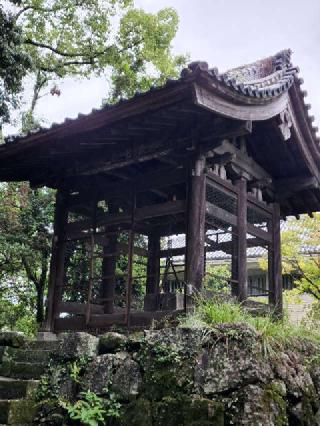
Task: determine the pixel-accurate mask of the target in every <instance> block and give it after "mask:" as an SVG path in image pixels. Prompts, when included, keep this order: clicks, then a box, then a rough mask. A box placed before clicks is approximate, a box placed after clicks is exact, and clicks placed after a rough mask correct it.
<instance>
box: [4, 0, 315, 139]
mask: <svg viewBox="0 0 320 426" xmlns="http://www.w3.org/2000/svg"><path fill="white" fill-rule="evenodd" d="M135 3H136V6H137V7H142V8H144V9H145V10H147V11H151V12H156V11H158V10H159V9H161V8H163V7H174V8H175V9H176V10H177V12H178V14H179V17H180V25H179V31H178V34H177V37H176V39H175V41H174V51H175V52H176V53H189V55H190V59H191V60H204V61H206V62H208V63H209V66H210V67H213V66H216V67H218V69H219V71H224V70H226V69H228V68H232V67H235V66H239V65H242V64H246V63H250V62H253V61H255V60H257V59H261V58H263V57H265V56H269V55H272V54H274V53H276V52H278V51H280V50H282V49H286V48H291V49H292V50H293V57H292V61H293V64H294V65H297V66H299V68H300V76H301V77H302V78H303V79H304V81H305V83H304V85H303V89H305V90H307V91H308V97H307V98H306V101H307V103H311V105H312V109H311V113H312V114H313V115H315V118H316V121H315V124H316V125H319V127H320V87H319V82H318V76H319V73H320V49H319V45H320V26H319V21H320V0H304V1H301V0H198V1H195V0H136V2H135ZM60 87H61V90H62V95H61V96H60V98H57V97H56V96H54V97H53V96H45V97H43V98H42V99H41V101H40V102H39V105H38V108H37V111H36V112H37V114H38V115H39V116H41V117H43V118H45V119H46V121H47V122H48V124H50V123H51V122H61V121H63V120H64V118H65V117H75V116H77V114H78V113H79V112H82V113H88V112H90V111H91V109H92V108H95V107H100V105H101V101H102V99H103V98H104V97H105V96H106V93H107V88H108V82H107V81H106V79H104V78H100V79H98V78H92V79H90V80H83V81H81V82H80V81H74V80H71V79H69V80H66V81H64V82H62V83H61V84H60ZM12 130H13V129H12V127H11V128H9V127H8V126H7V127H6V128H4V132H5V133H12Z"/></svg>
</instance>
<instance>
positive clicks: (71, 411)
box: [60, 390, 107, 426]
mask: <svg viewBox="0 0 320 426" xmlns="http://www.w3.org/2000/svg"><path fill="white" fill-rule="evenodd" d="M80 395H81V396H82V399H80V400H78V401H76V402H75V403H74V404H72V403H70V402H68V401H63V400H61V401H60V406H61V407H62V408H63V409H65V410H66V411H67V412H68V415H69V417H70V419H72V420H79V421H80V422H81V423H82V424H84V425H88V426H99V424H104V420H105V415H106V414H107V412H106V410H105V409H104V405H103V399H102V398H99V397H98V396H97V395H96V394H95V393H94V392H91V391H90V390H88V391H87V392H81V393H80Z"/></svg>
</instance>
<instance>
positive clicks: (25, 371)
mask: <svg viewBox="0 0 320 426" xmlns="http://www.w3.org/2000/svg"><path fill="white" fill-rule="evenodd" d="M46 369H47V364H46V363H44V364H41V363H37V364H35V363H32V362H14V361H10V360H9V361H6V360H5V361H3V362H2V364H0V376H4V377H10V378H12V379H26V380H29V379H39V378H40V376H42V374H44V373H45V371H46Z"/></svg>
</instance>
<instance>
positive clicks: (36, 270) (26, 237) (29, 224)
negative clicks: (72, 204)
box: [0, 183, 54, 329]
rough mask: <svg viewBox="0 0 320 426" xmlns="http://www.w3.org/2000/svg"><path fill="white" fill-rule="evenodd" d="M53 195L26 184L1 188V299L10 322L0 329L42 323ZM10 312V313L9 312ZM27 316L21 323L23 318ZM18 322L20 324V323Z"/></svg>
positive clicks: (49, 191) (48, 191)
mask: <svg viewBox="0 0 320 426" xmlns="http://www.w3.org/2000/svg"><path fill="white" fill-rule="evenodd" d="M53 200H54V192H53V191H52V190H49V189H47V188H43V189H41V190H40V189H39V190H31V189H30V187H29V186H28V185H27V184H26V183H19V184H14V183H10V184H2V185H1V187H0V278H1V282H0V300H2V302H3V306H5V308H6V316H5V317H6V318H7V321H6V322H5V321H4V323H2V324H1V317H2V315H1V314H0V326H1V327H4V326H7V327H9V328H11V329H12V328H17V324H16V325H15V324H14V323H13V321H12V320H11V322H10V318H13V317H15V322H17V321H18V319H19V318H20V321H19V323H20V327H27V324H28V323H29V324H30V325H31V324H33V314H34V313H36V314H37V322H39V323H40V322H42V320H43V311H44V306H43V303H44V296H45V288H46V283H47V278H48V269H49V261H50V252H51V234H52V220H53V209H54V205H53ZM9 311H10V312H11V313H10V312H9ZM24 316H26V317H28V316H30V318H29V321H27V318H26V319H24V320H22V317H24ZM19 323H18V324H19Z"/></svg>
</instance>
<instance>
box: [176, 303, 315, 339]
mask: <svg viewBox="0 0 320 426" xmlns="http://www.w3.org/2000/svg"><path fill="white" fill-rule="evenodd" d="M219 324H247V325H250V326H251V327H253V328H254V329H255V330H256V331H257V333H258V335H259V337H260V338H261V339H262V340H263V342H264V343H267V344H275V345H276V344H278V345H279V344H280V345H290V343H292V342H293V341H294V339H301V340H308V341H312V342H314V343H317V344H320V330H317V329H314V328H312V327H310V326H306V325H305V324H300V325H293V324H291V323H290V322H289V321H288V319H287V318H286V317H285V318H283V319H281V320H277V319H275V318H274V317H273V316H272V315H266V316H252V315H251V314H249V313H248V312H247V311H246V310H245V308H244V307H243V306H242V305H241V304H238V303H234V302H223V301H220V302H219V301H216V300H205V299H200V300H198V301H197V309H196V312H195V313H194V314H192V315H190V316H189V317H187V318H186V319H185V320H184V322H183V324H182V326H184V327H191V328H192V327H194V328H202V327H203V328H205V327H208V326H209V327H213V328H214V327H215V326H217V325H219Z"/></svg>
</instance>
